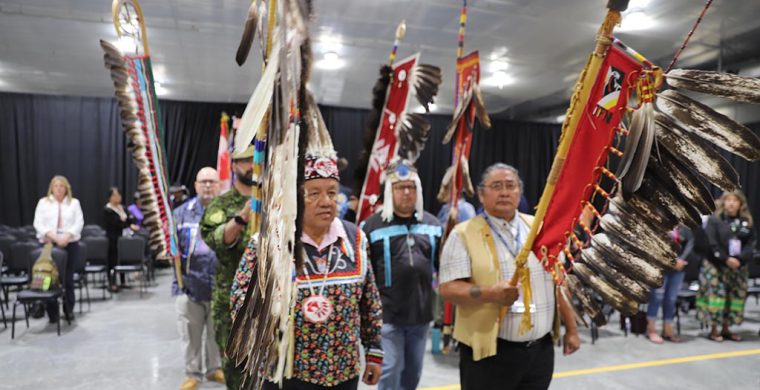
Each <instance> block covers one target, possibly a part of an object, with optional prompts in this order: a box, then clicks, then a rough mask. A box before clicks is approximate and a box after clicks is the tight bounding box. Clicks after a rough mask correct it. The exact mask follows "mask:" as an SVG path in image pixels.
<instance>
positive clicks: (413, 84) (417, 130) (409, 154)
mask: <svg viewBox="0 0 760 390" xmlns="http://www.w3.org/2000/svg"><path fill="white" fill-rule="evenodd" d="M405 32H406V24H405V23H404V22H402V23H401V24H399V26H398V28H397V29H396V39H395V41H394V46H393V49H392V50H391V54H390V56H389V58H388V65H385V66H383V67H382V68H380V78H379V80H378V81H377V83H376V84H375V87H374V88H373V99H372V100H373V111H372V113H370V120H369V123H368V127H367V129H366V130H365V133H364V151H363V152H362V157H361V158H360V161H359V165H358V166H357V169H356V173H355V174H354V177H355V179H356V180H355V182H356V183H361V189H360V190H359V191H358V192H357V191H356V190H357V189H358V187H357V188H356V189H355V190H354V191H355V193H358V194H359V205H358V206H357V211H356V223H357V224H358V223H361V222H362V221H364V220H365V219H367V218H368V217H369V216H371V215H372V214H373V212H374V209H375V207H376V206H377V205H378V201H379V199H380V194H381V186H380V182H381V176H382V172H383V170H384V169H385V168H386V167H387V166H388V164H389V163H390V162H391V161H393V160H395V159H397V158H404V159H406V160H409V161H410V162H412V163H413V162H414V161H416V160H417V158H418V157H419V154H420V153H421V152H422V149H423V148H424V147H425V142H426V141H427V138H428V133H429V132H430V124H429V123H428V121H427V120H425V119H424V117H423V116H422V115H420V114H416V113H412V112H409V110H408V106H409V98H410V96H411V94H412V93H414V94H415V96H416V98H417V100H418V101H419V102H420V104H422V106H423V107H424V108H425V110H426V111H428V110H429V105H430V104H431V103H433V99H434V98H435V95H436V94H437V93H438V86H439V85H440V84H441V81H442V79H441V70H440V68H438V67H436V66H433V65H427V64H421V63H419V54H414V55H412V56H410V57H408V58H406V59H404V60H401V61H399V62H398V63H394V61H395V58H396V52H397V50H398V44H399V42H400V40H401V38H403V36H404V34H405ZM386 201H387V200H386Z"/></svg>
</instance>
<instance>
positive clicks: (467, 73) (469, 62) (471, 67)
mask: <svg viewBox="0 0 760 390" xmlns="http://www.w3.org/2000/svg"><path fill="white" fill-rule="evenodd" d="M479 83H480V54H479V53H478V51H477V50H475V51H473V52H471V53H469V54H467V55H466V56H464V57H462V58H459V59H457V91H459V95H458V96H459V97H458V98H457V101H460V99H461V96H464V95H465V91H466V90H468V89H470V88H472V85H473V84H479ZM470 104H473V103H472V101H470ZM465 121H466V122H465ZM474 121H475V110H473V109H470V110H469V111H468V112H467V113H466V114H465V115H463V116H462V118H461V119H460V120H459V123H458V124H457V135H456V139H455V141H454V147H453V148H452V153H451V161H452V163H454V164H458V163H459V161H462V156H464V161H469V159H470V147H472V132H471V131H468V130H467V128H468V125H469V127H470V128H472V126H473V124H474ZM453 183H454V187H453V188H452V190H451V192H450V195H449V196H450V199H451V200H450V203H451V208H452V209H454V208H456V207H457V203H458V200H459V193H460V192H461V190H462V168H461V167H460V166H457V170H456V176H455V177H454V180H453Z"/></svg>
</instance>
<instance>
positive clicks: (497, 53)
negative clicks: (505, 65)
mask: <svg viewBox="0 0 760 390" xmlns="http://www.w3.org/2000/svg"><path fill="white" fill-rule="evenodd" d="M508 51H509V49H507V48H506V47H505V46H501V47H497V48H496V49H494V50H493V51H492V52H491V55H489V56H488V58H489V59H490V60H491V61H495V60H498V59H499V58H501V57H504V56H505V55H507V52H508Z"/></svg>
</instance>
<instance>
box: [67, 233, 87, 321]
mask: <svg viewBox="0 0 760 390" xmlns="http://www.w3.org/2000/svg"><path fill="white" fill-rule="evenodd" d="M77 245H79V258H78V259H69V264H71V265H70V266H71V267H74V285H73V286H72V288H75V289H77V290H79V314H82V304H83V303H84V294H82V290H84V293H85V294H86V295H87V311H90V307H91V305H90V287H89V283H87V270H86V262H85V259H86V258H87V244H85V243H83V242H82V241H79V242H77Z"/></svg>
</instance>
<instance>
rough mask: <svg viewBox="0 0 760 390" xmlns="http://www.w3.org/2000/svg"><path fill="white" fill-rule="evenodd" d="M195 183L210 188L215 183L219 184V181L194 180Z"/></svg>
mask: <svg viewBox="0 0 760 390" xmlns="http://www.w3.org/2000/svg"><path fill="white" fill-rule="evenodd" d="M196 183H198V184H200V185H202V186H212V185H214V184H216V183H219V180H196Z"/></svg>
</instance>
